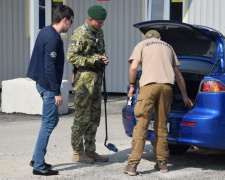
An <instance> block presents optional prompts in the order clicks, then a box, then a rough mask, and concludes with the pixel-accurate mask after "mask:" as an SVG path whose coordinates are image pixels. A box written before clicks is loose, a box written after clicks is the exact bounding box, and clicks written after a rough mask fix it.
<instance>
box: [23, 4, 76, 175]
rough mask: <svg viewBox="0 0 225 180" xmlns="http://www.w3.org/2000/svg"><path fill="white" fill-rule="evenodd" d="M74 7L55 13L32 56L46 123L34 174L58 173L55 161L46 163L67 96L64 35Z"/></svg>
mask: <svg viewBox="0 0 225 180" xmlns="http://www.w3.org/2000/svg"><path fill="white" fill-rule="evenodd" d="M73 18H74V13H73V10H72V9H71V8H70V7H68V6H66V5H61V6H58V7H57V8H56V9H55V10H54V13H53V21H52V25H50V26H46V27H44V28H43V29H42V30H41V31H40V32H39V34H38V36H37V39H36V42H35V45H34V49H33V53H32V56H31V60H30V64H29V68H28V72H27V77H29V78H31V79H33V80H34V81H36V87H37V90H38V92H39V93H40V95H41V97H42V99H43V114H42V124H41V129H40V132H39V136H38V139H37V143H36V146H35V150H34V154H33V157H32V161H31V162H30V165H31V166H32V167H34V169H33V174H34V175H47V176H48V175H56V174H58V171H55V170H51V169H50V168H51V167H52V166H51V164H47V163H46V162H45V159H44V157H45V154H46V148H47V145H48V140H49V137H50V135H51V133H52V131H53V129H54V128H55V127H56V125H57V124H58V121H59V114H58V106H60V105H62V103H63V98H62V95H61V92H60V86H61V83H62V76H63V67H64V50H63V41H62V39H61V37H60V34H61V33H62V32H63V33H65V32H67V31H68V29H69V28H70V27H71V24H72V23H73Z"/></svg>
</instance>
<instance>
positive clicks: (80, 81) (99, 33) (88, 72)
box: [67, 5, 109, 163]
mask: <svg viewBox="0 0 225 180" xmlns="http://www.w3.org/2000/svg"><path fill="white" fill-rule="evenodd" d="M88 15H89V17H88V19H87V20H86V21H85V23H84V24H83V25H81V26H80V27H78V28H77V29H75V31H74V32H73V35H72V37H71V42H70V44H69V48H68V53H67V59H68V61H69V62H70V63H72V64H74V65H75V66H76V68H77V73H76V76H75V87H74V91H75V99H74V105H75V115H74V121H73V125H72V127H71V129H72V135H71V145H72V148H73V161H74V162H82V163H93V162H94V161H100V162H106V161H108V158H107V157H103V156H100V155H98V154H97V153H96V152H95V151H96V147H95V141H96V140H95V136H96V132H97V128H98V126H99V123H100V116H101V85H102V75H103V74H102V72H103V69H104V68H105V66H106V65H108V63H109V61H108V58H107V56H106V54H105V44H104V39H103V37H104V36H103V30H102V29H101V27H102V26H103V25H104V21H105V18H106V15H107V12H106V10H105V9H104V8H103V7H101V6H97V5H95V6H92V7H90V8H89V9H88ZM83 139H84V143H83Z"/></svg>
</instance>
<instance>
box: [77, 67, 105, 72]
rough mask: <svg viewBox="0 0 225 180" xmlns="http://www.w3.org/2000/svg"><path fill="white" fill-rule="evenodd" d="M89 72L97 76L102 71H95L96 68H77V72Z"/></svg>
mask: <svg viewBox="0 0 225 180" xmlns="http://www.w3.org/2000/svg"><path fill="white" fill-rule="evenodd" d="M89 71H92V72H95V73H97V74H102V70H100V69H96V68H92V67H83V66H80V67H79V68H78V72H89Z"/></svg>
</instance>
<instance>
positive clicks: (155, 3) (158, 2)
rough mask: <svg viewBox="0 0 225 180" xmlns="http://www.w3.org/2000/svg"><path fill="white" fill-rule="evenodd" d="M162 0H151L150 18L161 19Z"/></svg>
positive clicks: (162, 10)
mask: <svg viewBox="0 0 225 180" xmlns="http://www.w3.org/2000/svg"><path fill="white" fill-rule="evenodd" d="M163 12H164V0H152V8H151V20H163Z"/></svg>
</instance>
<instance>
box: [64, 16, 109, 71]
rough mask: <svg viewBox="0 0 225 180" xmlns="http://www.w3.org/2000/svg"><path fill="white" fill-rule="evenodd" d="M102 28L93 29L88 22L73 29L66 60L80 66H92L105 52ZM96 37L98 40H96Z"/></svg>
mask: <svg viewBox="0 0 225 180" xmlns="http://www.w3.org/2000/svg"><path fill="white" fill-rule="evenodd" d="M103 38H104V35H103V30H102V29H100V30H96V29H94V28H93V27H92V26H91V25H90V24H89V22H88V20H86V21H85V23H84V24H83V25H81V26H79V27H78V28H77V29H75V30H74V32H73V34H72V36H71V42H70V44H69V48H68V52H67V60H68V61H69V62H70V63H72V64H75V66H76V67H77V68H78V67H80V66H85V67H93V66H94V63H95V61H96V60H99V56H101V55H103V56H106V54H105V44H104V39H103ZM96 39H97V41H98V42H96Z"/></svg>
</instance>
